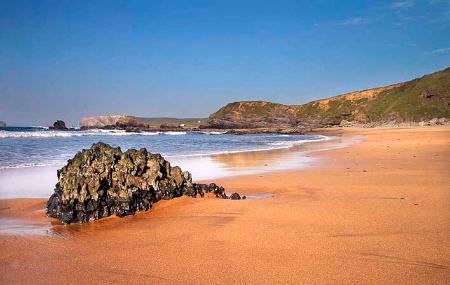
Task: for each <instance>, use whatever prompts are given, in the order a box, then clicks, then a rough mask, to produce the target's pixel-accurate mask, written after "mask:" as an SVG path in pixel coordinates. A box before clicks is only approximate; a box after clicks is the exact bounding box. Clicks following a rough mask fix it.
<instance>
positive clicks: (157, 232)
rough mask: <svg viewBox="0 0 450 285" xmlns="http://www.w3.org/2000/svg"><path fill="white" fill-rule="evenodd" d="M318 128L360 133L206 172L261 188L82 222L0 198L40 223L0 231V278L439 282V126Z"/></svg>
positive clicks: (232, 188)
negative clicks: (286, 158) (62, 221)
mask: <svg viewBox="0 0 450 285" xmlns="http://www.w3.org/2000/svg"><path fill="white" fill-rule="evenodd" d="M319 132H320V133H321V134H324V135H340V136H342V137H344V138H348V137H353V136H363V138H364V139H363V140H362V141H361V142H360V143H356V144H352V145H351V146H349V147H346V148H340V149H331V150H324V151H321V152H315V153H314V154H313V156H314V157H317V158H318V159H319V160H320V163H317V164H313V165H312V166H311V167H310V168H303V169H291V170H280V171H275V172H270V173H262V174H256V175H247V176H237V177H235V176H233V177H228V178H221V179H214V182H216V183H217V184H221V185H223V186H224V187H225V189H226V190H227V193H232V192H239V193H243V194H246V195H252V194H268V196H267V197H266V198H264V199H249V200H245V201H223V200H218V199H190V198H186V197H182V198H177V199H174V200H170V201H163V202H160V203H158V204H157V205H156V206H155V207H154V208H153V209H152V210H151V211H149V212H145V213H139V214H137V215H136V216H132V217H126V218H123V219H120V218H108V219H106V220H103V221H98V222H95V223H92V224H88V225H82V226H80V225H71V226H58V225H51V224H50V221H49V220H48V219H47V218H45V217H44V215H43V212H42V209H43V208H44V204H45V201H46V200H45V199H14V200H0V209H1V211H0V218H4V219H8V218H16V219H23V220H26V221H27V222H28V223H29V224H31V225H35V226H36V227H39V226H45V229H46V230H49V231H50V232H49V233H50V234H41V235H40V234H37V235H27V234H25V235H21V234H19V235H0V244H1V247H2V250H0V264H1V266H0V281H2V282H1V283H7V284H11V283H26V282H27V281H28V282H29V281H30V280H33V281H34V282H35V283H39V284H40V283H46V282H47V283H49V282H50V283H58V282H62V281H65V280H69V281H71V282H69V283H78V282H82V281H86V282H90V283H103V282H105V281H107V282H114V283H138V282H141V283H142V282H158V283H171V284H173V283H184V284H185V283H198V282H199V280H202V282H205V283H213V284H217V283H267V282H270V281H272V282H270V283H273V282H276V283H341V284H342V283H343V284H349V283H364V284H379V283H385V284H398V283H403V284H404V283H408V284H423V283H428V284H445V283H448V282H449V281H450V254H449V253H448V248H450V235H449V233H450V212H449V201H450V193H449V191H448V189H447V188H448V185H450V178H449V177H448V169H450V163H449V161H450V148H449V143H450V127H449V126H444V127H428V128H427V127H425V128H417V127H411V128H395V129H388V128H386V129H323V130H319ZM253 159H254V158H247V159H244V160H243V161H252V160H253ZM229 163H234V164H236V165H238V167H242V165H239V163H242V161H240V162H239V161H238V162H236V161H232V162H229ZM99 256H102V258H101V259H99ZM130 260H132V261H133V262H130ZM169 269H170V270H169ZM25 272H26V273H27V274H23V273H25ZM44 272H46V273H47V274H43V273H44ZM86 272H88V273H89V274H83V273H86ZM75 275H76V280H75ZM84 275H88V276H84ZM269 280H270V281H269Z"/></svg>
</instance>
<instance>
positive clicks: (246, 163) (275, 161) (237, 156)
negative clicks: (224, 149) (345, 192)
mask: <svg viewBox="0 0 450 285" xmlns="http://www.w3.org/2000/svg"><path fill="white" fill-rule="evenodd" d="M359 139H360V138H359V137H356V136H354V137H351V138H348V137H347V138H342V137H340V136H335V137H330V139H329V140H326V141H321V142H306V143H304V144H300V145H296V146H293V147H290V148H285V149H274V150H267V151H253V152H240V153H230V154H219V155H213V156H211V160H212V161H213V162H214V163H216V164H219V165H220V166H221V167H222V168H225V169H228V170H245V169H251V170H255V171H258V170H263V171H266V170H282V169H288V168H298V167H302V166H308V165H309V164H310V163H311V162H313V161H314V160H313V158H311V157H310V155H309V153H311V152H315V151H321V150H328V149H334V148H341V147H345V146H348V145H350V144H352V143H355V142H357V141H358V140H359Z"/></svg>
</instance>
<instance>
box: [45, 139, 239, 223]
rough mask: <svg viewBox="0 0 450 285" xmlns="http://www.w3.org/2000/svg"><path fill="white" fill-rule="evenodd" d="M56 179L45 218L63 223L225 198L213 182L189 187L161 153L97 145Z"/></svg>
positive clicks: (183, 174)
mask: <svg viewBox="0 0 450 285" xmlns="http://www.w3.org/2000/svg"><path fill="white" fill-rule="evenodd" d="M57 174H58V183H57V184H56V186H55V192H54V194H53V195H52V196H51V197H50V199H49V200H48V202H47V214H48V216H50V217H54V218H57V219H59V220H60V221H61V222H62V223H63V224H70V223H87V222H89V221H92V220H98V219H101V218H103V217H107V216H111V215H116V216H118V217H124V216H127V215H133V214H134V213H135V212H137V211H147V210H149V209H150V208H151V207H152V205H153V204H154V203H155V202H157V201H159V200H162V199H165V200H167V199H172V198H175V197H180V196H182V195H187V196H190V197H198V196H200V197H204V195H205V193H213V194H214V195H215V196H216V197H217V198H222V199H227V198H228V197H227V195H226V193H225V189H224V188H223V187H221V186H218V185H216V184H214V183H211V184H209V185H207V184H196V183H192V176H191V174H190V173H189V172H187V171H185V172H183V171H182V170H181V168H179V167H178V166H175V167H171V166H170V163H169V162H168V161H166V160H165V159H164V158H163V157H162V156H161V155H159V154H152V153H150V152H148V151H147V150H146V149H141V150H135V149H131V150H128V151H126V152H122V151H121V150H120V148H119V147H116V148H114V147H111V146H109V145H107V144H104V143H101V142H99V143H96V144H94V145H92V147H91V148H90V149H84V150H82V151H81V152H78V153H77V154H76V155H75V157H74V158H72V159H70V160H69V161H68V163H67V165H66V166H64V167H63V168H61V169H60V170H58V172H57ZM235 194H237V193H235ZM235 194H233V195H235ZM238 195H239V194H238Z"/></svg>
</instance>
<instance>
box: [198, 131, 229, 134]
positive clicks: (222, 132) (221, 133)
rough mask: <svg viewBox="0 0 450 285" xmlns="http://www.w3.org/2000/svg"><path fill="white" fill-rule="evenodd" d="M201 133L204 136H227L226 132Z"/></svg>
mask: <svg viewBox="0 0 450 285" xmlns="http://www.w3.org/2000/svg"><path fill="white" fill-rule="evenodd" d="M200 133H202V134H204V135H223V134H226V133H227V132H226V131H224V132H200Z"/></svg>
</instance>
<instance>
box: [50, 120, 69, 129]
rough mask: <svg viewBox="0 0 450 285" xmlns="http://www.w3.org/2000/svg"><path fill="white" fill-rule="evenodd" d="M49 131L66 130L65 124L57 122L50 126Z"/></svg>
mask: <svg viewBox="0 0 450 285" xmlns="http://www.w3.org/2000/svg"><path fill="white" fill-rule="evenodd" d="M49 129H51V130H67V129H68V128H67V127H66V123H65V122H64V121H62V120H57V121H56V122H54V123H53V126H50V127H49Z"/></svg>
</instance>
